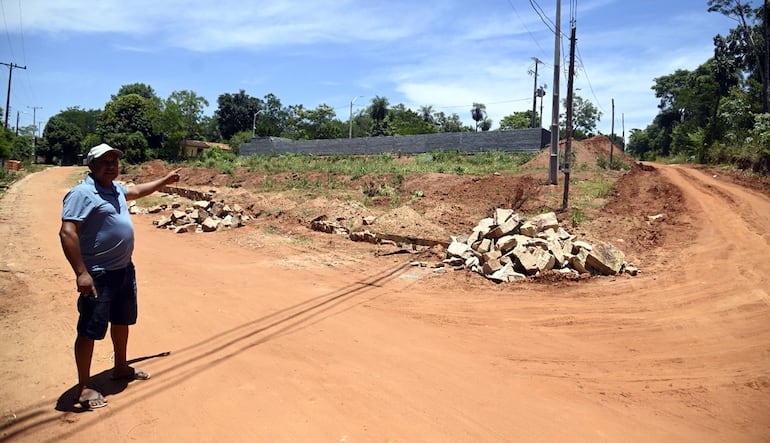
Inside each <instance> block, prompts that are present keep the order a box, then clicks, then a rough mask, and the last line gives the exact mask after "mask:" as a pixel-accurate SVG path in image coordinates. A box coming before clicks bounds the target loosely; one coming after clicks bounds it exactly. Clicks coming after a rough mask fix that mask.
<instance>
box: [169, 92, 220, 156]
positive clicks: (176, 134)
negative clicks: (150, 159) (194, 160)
mask: <svg viewBox="0 0 770 443" xmlns="http://www.w3.org/2000/svg"><path fill="white" fill-rule="evenodd" d="M208 105H209V102H208V100H206V99H205V98H203V97H201V96H199V95H198V94H196V93H195V92H193V91H187V90H183V91H174V92H172V93H171V95H169V97H168V98H167V99H166V101H165V104H164V106H163V111H162V117H161V121H162V124H161V131H162V132H163V134H164V143H163V147H162V149H161V157H162V158H166V159H169V160H172V159H177V158H179V157H180V156H181V154H182V144H181V142H182V140H199V139H201V138H202V134H203V132H204V130H203V127H202V125H201V121H202V119H203V109H204V107H205V106H208Z"/></svg>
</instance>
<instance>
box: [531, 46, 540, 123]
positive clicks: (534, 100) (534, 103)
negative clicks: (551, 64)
mask: <svg viewBox="0 0 770 443" xmlns="http://www.w3.org/2000/svg"><path fill="white" fill-rule="evenodd" d="M532 60H534V61H535V87H534V88H533V89H532V127H533V128H536V127H537V65H539V64H540V63H543V62H541V61H540V59H539V58H537V57H532Z"/></svg>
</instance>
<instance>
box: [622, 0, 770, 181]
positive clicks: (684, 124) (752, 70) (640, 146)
mask: <svg viewBox="0 0 770 443" xmlns="http://www.w3.org/2000/svg"><path fill="white" fill-rule="evenodd" d="M760 3H761V4H760ZM706 9H707V11H708V12H711V13H720V14H724V15H726V16H728V17H730V18H732V19H733V20H734V21H735V22H736V23H737V25H736V26H735V27H734V28H733V29H730V30H729V32H728V33H727V34H726V35H724V36H723V35H721V34H718V35H716V36H714V55H713V57H711V58H709V59H708V60H706V61H704V62H703V64H701V65H700V66H698V67H697V68H695V69H694V70H686V69H680V70H677V71H675V72H673V73H671V74H669V75H664V76H661V77H658V78H656V79H654V85H653V86H652V89H653V91H655V96H656V97H657V98H658V99H659V104H658V114H657V116H656V117H655V119H654V120H653V122H652V123H651V124H650V125H648V126H647V128H645V129H643V130H640V129H634V130H632V131H631V134H630V140H629V146H628V150H629V151H630V152H631V153H633V154H635V155H636V156H638V157H639V158H642V159H654V158H656V157H659V156H664V157H669V156H670V157H678V158H682V159H684V160H685V161H696V162H701V163H733V164H736V165H738V166H739V167H741V168H747V169H752V170H754V171H756V172H762V173H765V174H766V173H768V172H770V114H769V113H768V111H769V110H770V103H769V102H768V66H769V64H768V53H769V52H770V51H768V42H769V41H770V39H768V2H767V1H758V2H754V4H753V5H752V2H751V1H745V0H708V2H707V8H706Z"/></svg>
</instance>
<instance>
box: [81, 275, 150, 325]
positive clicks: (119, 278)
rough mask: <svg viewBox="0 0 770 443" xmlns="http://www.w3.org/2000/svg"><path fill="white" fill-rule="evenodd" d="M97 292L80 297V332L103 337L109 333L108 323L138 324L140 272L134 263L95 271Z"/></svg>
mask: <svg viewBox="0 0 770 443" xmlns="http://www.w3.org/2000/svg"><path fill="white" fill-rule="evenodd" d="M91 277H92V278H93V280H94V286H95V287H96V293H97V294H99V297H97V298H94V296H93V294H91V295H89V296H87V297H83V296H82V295H81V296H79V297H78V312H79V313H80V318H79V319H78V335H79V336H81V337H86V338H91V339H94V340H101V339H103V338H104V336H105V335H107V324H108V323H112V324H115V325H133V324H135V323H136V317H137V304H136V272H135V270H134V265H133V263H131V264H129V265H128V266H127V267H125V268H123V269H118V270H115V271H101V272H98V273H95V274H92V275H91Z"/></svg>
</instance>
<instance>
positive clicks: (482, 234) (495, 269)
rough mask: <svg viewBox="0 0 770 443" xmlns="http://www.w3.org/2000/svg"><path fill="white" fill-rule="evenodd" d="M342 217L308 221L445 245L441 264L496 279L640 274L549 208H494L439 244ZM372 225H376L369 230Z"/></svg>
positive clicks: (362, 236) (322, 227)
mask: <svg viewBox="0 0 770 443" xmlns="http://www.w3.org/2000/svg"><path fill="white" fill-rule="evenodd" d="M346 223H347V224H348V225H349V224H350V221H346V220H345V219H344V218H338V219H336V220H330V219H329V218H328V217H327V216H325V215H322V216H320V217H317V218H315V219H313V220H312V221H311V222H310V228H311V229H313V230H316V231H320V232H326V233H330V234H332V233H333V234H338V235H342V236H345V237H347V238H349V239H351V240H353V241H365V242H369V243H375V244H384V243H386V242H390V243H392V244H396V245H405V244H409V245H411V246H412V249H415V248H416V247H417V246H435V245H441V246H442V247H443V248H445V250H446V258H445V259H444V260H443V262H442V264H443V265H444V266H447V267H450V268H452V269H455V270H463V269H466V270H470V271H473V272H477V273H479V274H481V275H483V276H484V277H486V278H488V279H490V280H492V281H495V282H500V283H502V282H510V281H514V280H517V279H523V278H527V277H530V276H536V275H539V274H542V273H544V272H548V271H556V272H560V273H566V274H575V275H579V274H591V275H617V274H620V273H623V272H626V273H627V274H629V275H632V276H633V275H636V274H637V273H638V272H639V269H638V268H636V267H635V266H634V265H632V264H630V263H626V262H625V255H624V254H623V252H622V251H620V250H619V249H617V248H616V247H614V246H613V245H612V244H610V243H605V242H597V243H595V244H590V243H588V242H586V241H582V240H577V237H576V236H575V235H572V234H570V233H569V232H567V231H566V230H565V229H564V228H562V227H561V226H560V225H559V221H558V219H557V217H556V214H555V213H553V212H547V213H544V214H540V215H537V216H534V217H531V218H529V219H527V218H524V217H522V216H520V215H519V214H516V213H514V211H513V210H510V209H496V210H495V213H494V215H493V216H492V217H488V218H483V219H481V220H480V221H479V222H478V224H477V225H476V226H475V227H474V228H473V229H472V230H471V233H470V234H467V235H466V234H463V235H459V236H453V237H451V241H450V242H449V243H448V244H446V243H441V242H437V241H430V240H426V239H421V238H412V237H406V236H395V235H392V234H383V233H379V232H372V230H374V231H376V226H377V223H376V219H374V218H373V217H368V218H367V219H366V220H365V221H364V223H362V224H363V226H366V227H367V229H366V230H363V231H354V232H351V230H350V229H349V228H348V227H346V226H345V224H346ZM369 227H372V230H370V229H369Z"/></svg>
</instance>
